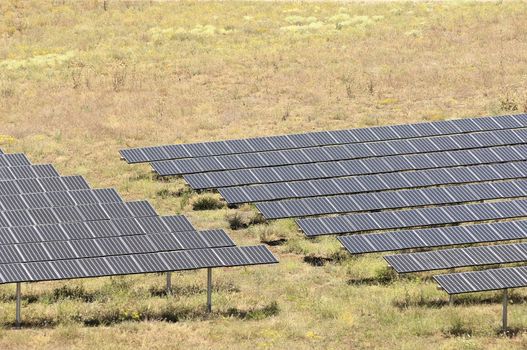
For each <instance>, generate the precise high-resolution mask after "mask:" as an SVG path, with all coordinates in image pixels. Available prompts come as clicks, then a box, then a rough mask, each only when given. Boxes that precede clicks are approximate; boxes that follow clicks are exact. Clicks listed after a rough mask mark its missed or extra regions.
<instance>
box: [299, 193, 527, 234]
mask: <svg viewBox="0 0 527 350" xmlns="http://www.w3.org/2000/svg"><path fill="white" fill-rule="evenodd" d="M524 216H527V200H526V199H521V200H514V201H509V202H491V203H479V204H468V205H451V206H445V207H436V208H421V209H408V210H399V211H386V212H380V213H361V214H350V215H341V216H336V217H322V218H307V219H297V224H298V225H299V226H300V228H301V229H302V231H303V232H304V233H305V234H306V235H307V236H320V235H331V234H343V233H355V232H365V231H378V230H391V229H398V228H410V227H423V226H434V225H446V224H458V223H463V222H480V221H489V220H503V219H511V218H518V217H524Z"/></svg>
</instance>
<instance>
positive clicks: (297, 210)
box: [256, 179, 527, 219]
mask: <svg viewBox="0 0 527 350" xmlns="http://www.w3.org/2000/svg"><path fill="white" fill-rule="evenodd" d="M526 196H527V180H526V179H522V180H513V181H507V182H495V183H477V184H469V185H458V186H450V187H433V188H425V189H417V190H399V191H389V192H374V193H359V194H352V195H340V196H332V197H321V198H304V199H295V200H284V201H277V202H263V203H257V204H256V207H257V208H258V210H259V211H260V212H261V213H262V214H263V215H264V217H265V218H267V219H280V218H292V217H307V216H316V215H327V214H340V213H353V212H363V211H376V210H386V209H402V208H410V207H423V206H434V205H441V204H459V203H467V202H478V201H484V200H500V199H510V198H518V197H526Z"/></svg>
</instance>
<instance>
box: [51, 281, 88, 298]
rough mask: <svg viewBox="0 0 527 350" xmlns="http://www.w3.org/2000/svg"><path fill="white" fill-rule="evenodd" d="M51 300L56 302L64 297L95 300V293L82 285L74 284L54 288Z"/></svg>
mask: <svg viewBox="0 0 527 350" xmlns="http://www.w3.org/2000/svg"><path fill="white" fill-rule="evenodd" d="M50 299H51V302H56V301H59V300H64V299H79V300H83V301H85V302H93V301H94V299H95V295H94V294H93V293H89V292H87V291H86V290H85V289H84V287H82V286H73V287H70V286H68V285H65V286H62V287H60V288H56V289H54V290H53V294H52V295H51V297H50Z"/></svg>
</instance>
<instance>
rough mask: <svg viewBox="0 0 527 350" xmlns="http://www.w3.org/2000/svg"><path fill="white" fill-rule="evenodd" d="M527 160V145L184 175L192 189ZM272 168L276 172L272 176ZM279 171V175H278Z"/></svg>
mask: <svg viewBox="0 0 527 350" xmlns="http://www.w3.org/2000/svg"><path fill="white" fill-rule="evenodd" d="M522 160H527V145H515V146H500V147H491V148H479V149H472V150H459V151H450V152H448V154H447V153H444V152H436V153H429V154H427V153H424V154H413V155H397V156H387V157H383V158H380V159H378V158H368V159H353V160H343V161H337V162H323V163H312V164H299V165H288V166H280V167H274V168H254V169H241V170H229V171H220V172H209V173H200V174H188V175H183V177H184V179H185V180H186V181H187V182H188V183H189V185H190V186H191V187H192V188H193V189H207V188H219V187H231V186H244V185H254V184H265V183H273V182H289V181H302V180H310V179H311V180H313V179H323V178H334V177H344V176H355V175H367V174H380V173H393V172H400V171H410V170H424V169H438V168H453V167H459V166H470V165H480V164H493V163H507V162H511V161H522ZM270 172H273V173H274V174H276V175H275V176H274V177H272V178H269V174H270ZM278 174H279V175H278Z"/></svg>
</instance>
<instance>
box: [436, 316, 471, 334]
mask: <svg viewBox="0 0 527 350" xmlns="http://www.w3.org/2000/svg"><path fill="white" fill-rule="evenodd" d="M443 332H444V333H445V334H446V335H450V336H454V337H464V336H471V335H472V329H470V327H468V326H467V325H466V324H465V322H464V321H463V319H462V318H461V317H455V318H453V319H452V322H451V323H450V326H448V327H447V328H445V329H444V331H443Z"/></svg>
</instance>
